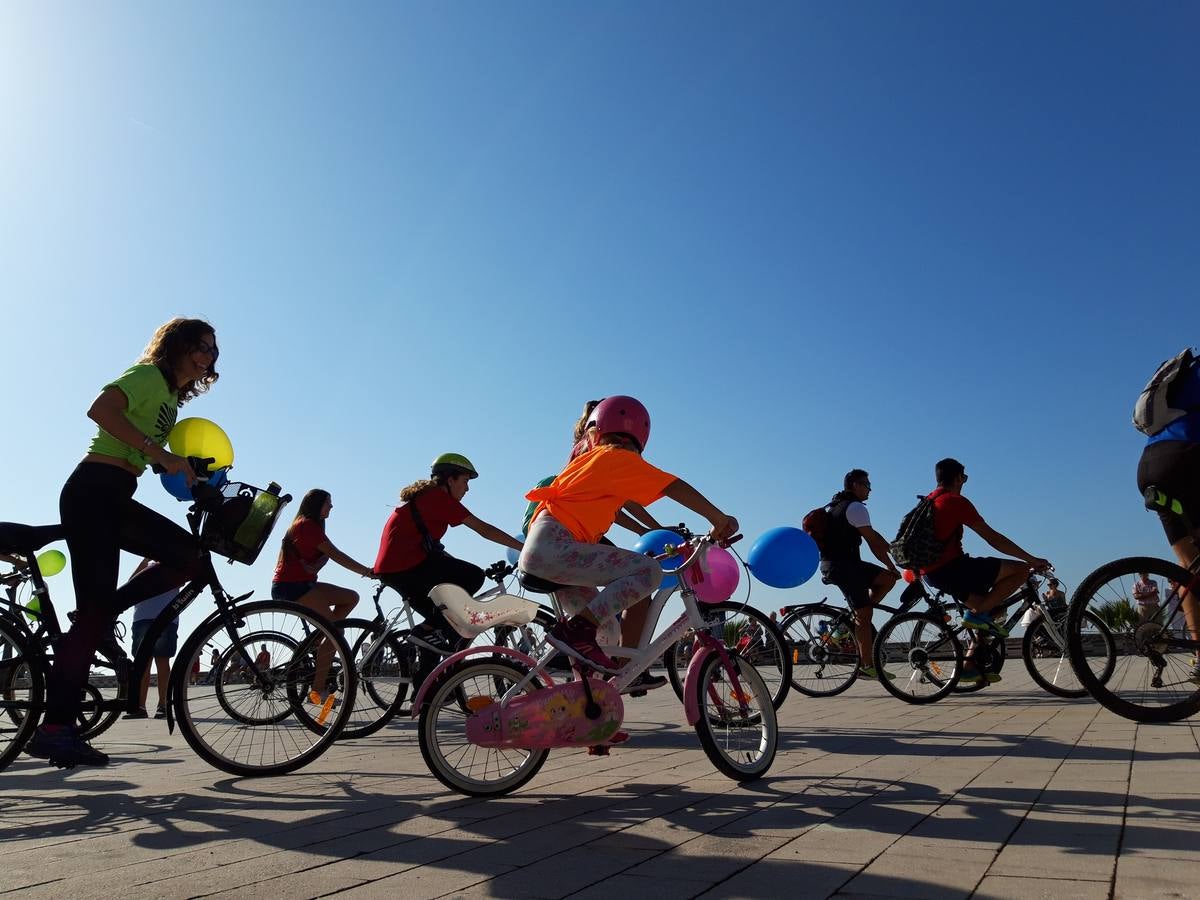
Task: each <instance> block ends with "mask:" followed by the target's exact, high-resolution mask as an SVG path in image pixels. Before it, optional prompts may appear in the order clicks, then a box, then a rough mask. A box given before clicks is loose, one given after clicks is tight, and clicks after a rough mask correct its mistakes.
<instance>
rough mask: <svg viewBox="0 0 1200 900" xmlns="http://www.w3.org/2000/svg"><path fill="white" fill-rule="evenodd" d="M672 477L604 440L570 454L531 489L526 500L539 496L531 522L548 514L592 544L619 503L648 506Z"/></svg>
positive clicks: (674, 478) (605, 527) (607, 524)
mask: <svg viewBox="0 0 1200 900" xmlns="http://www.w3.org/2000/svg"><path fill="white" fill-rule="evenodd" d="M676 480H677V479H676V477H675V476H674V475H670V474H668V473H667V472H664V471H663V470H662V469H656V468H655V467H654V466H652V465H650V463H648V462H646V461H645V460H644V459H642V457H641V455H640V454H638V453H635V452H634V451H632V450H626V449H624V448H622V447H614V446H612V445H611V444H603V445H601V446H599V447H596V448H595V449H594V450H589V451H587V452H586V453H581V454H580V455H579V456H577V457H575V458H574V459H573V460H571V461H570V462H569V463H567V467H566V468H565V469H563V470H562V471H561V472H560V473H559V474H558V477H557V478H555V479H554V482H553V483H552V484H548V485H546V486H545V487H541V488H534V489H533V490H532V491H530V492H529V493H528V494H526V495H525V499H526V500H535V501H538V507H537V509H536V510H535V511H534V513H533V520H532V521H537V517H538V516H540V515H541V514H542V513H543V512H546V513H549V514H550V515H552V516H553V517H554V518H555V519H557V520H558V521H559V522H561V523H562V525H563V527H564V528H566V529H567V530H568V531H570V532H571V534H572V535H574V536H575V538H576V540H579V541H582V542H584V543H586V544H594V543H596V541H598V540H600V538H601V537H602V536H603V535H604V532H606V531H608V529H610V528H611V527H612V524H613V522H614V521H615V520H616V518H617V512H618V511H619V510H620V509H621V507H622V506H624V505H625V504H626V503H628V502H629V501H630V500H632V501H633V502H634V503H640V504H641V505H642V506H647V505H649V504H651V503H653V502H654V501H655V500H657V499H658V498H659V497H661V496H662V495H663V491H664V490H666V488H667V487H668V486H669V485H670V484H671V483H672V482H674V481H676ZM531 524H532V522H531Z"/></svg>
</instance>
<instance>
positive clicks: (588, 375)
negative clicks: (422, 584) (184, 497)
mask: <svg viewBox="0 0 1200 900" xmlns="http://www.w3.org/2000/svg"><path fill="white" fill-rule="evenodd" d="M1198 27H1200V7H1197V6H1196V5H1194V4H1187V3H1158V4H1140V5H1131V4H1099V3H1053V4H1045V3H1022V2H1018V3H990V4H987V3H971V4H961V3H934V2H927V3H920V4H896V3H882V2H874V3H856V4H838V3H826V4H813V3H760V4H754V5H751V6H748V7H739V8H736V9H735V8H734V7H733V6H730V5H729V4H724V3H686V4H684V3H666V2H664V3H655V4H646V3H625V2H614V3H603V4H554V3H549V2H538V3H519V2H514V3H505V4H499V5H497V4H485V3H458V4H401V3H379V4H359V5H356V6H355V7H354V9H353V10H352V11H351V10H349V9H346V8H344V7H337V6H336V5H335V6H331V5H328V4H320V5H318V4H315V3H284V2H277V3H267V2H261V3H254V4H241V3H223V2H217V3H205V4H200V3H192V4H180V3H174V4H149V3H137V4H129V3H107V4H101V5H96V4H78V3H74V4H64V3H49V2H46V3H43V2H39V3H32V2H27V3H19V2H12V3H5V4H3V6H0V133H2V134H3V140H0V197H2V198H3V200H2V202H0V302H2V303H3V312H4V317H3V321H4V332H5V336H6V342H5V350H4V353H3V354H0V373H2V379H0V383H2V384H3V385H4V393H5V397H6V404H5V405H6V413H7V415H6V419H7V421H6V427H5V429H4V433H5V440H4V442H3V447H2V449H0V460H2V462H3V471H4V473H5V477H4V478H3V479H2V481H0V497H2V498H3V503H2V505H0V517H2V518H6V519H12V520H17V521H29V522H49V521H54V520H55V519H56V517H57V497H58V492H59V488H60V486H61V484H62V482H63V481H64V480H65V478H66V476H67V475H68V474H69V472H70V470H71V468H72V467H73V466H74V464H75V462H76V461H77V460H78V459H79V457H80V456H81V455H82V454H83V452H84V449H85V447H86V445H87V442H88V440H89V438H90V436H91V433H92V430H93V427H92V425H91V423H90V422H89V421H88V420H87V419H86V418H85V416H84V412H85V410H86V409H87V406H88V404H89V403H90V401H91V399H92V398H93V396H94V395H95V394H96V392H97V390H98V389H99V388H100V386H101V385H103V384H104V383H105V382H106V381H107V380H108V379H110V378H112V377H114V376H115V375H117V374H118V373H120V372H121V371H122V370H123V369H124V368H125V367H126V365H128V364H129V363H131V362H132V361H133V360H134V359H135V358H136V357H137V355H138V353H139V351H140V350H141V349H142V347H143V346H144V344H145V342H146V340H147V339H148V337H149V336H150V334H151V332H152V331H153V329H154V327H155V326H156V325H157V324H159V322H161V321H162V320H164V319H166V318H168V317H170V316H172V315H196V316H204V317H207V318H209V319H210V320H211V321H212V323H213V324H214V325H215V326H216V329H217V334H218V338H219V342H220V345H221V348H222V356H221V361H220V367H219V368H220V371H221V375H222V377H221V381H220V383H219V384H218V385H217V386H216V387H215V389H214V390H213V391H212V392H211V394H210V395H208V396H206V397H203V398H201V399H199V400H196V401H194V402H193V403H192V404H190V405H189V406H188V407H186V408H185V412H184V413H183V414H185V415H202V416H206V417H209V418H212V419H215V420H216V421H218V422H220V423H221V424H222V425H223V426H224V427H225V428H226V430H227V431H228V432H229V434H230V435H231V437H232V438H233V441H234V446H235V448H236V451H237V464H236V470H235V475H236V476H239V477H241V478H242V479H245V480H248V481H251V482H254V483H258V484H265V483H266V482H267V481H268V480H271V479H274V480H276V481H279V482H280V483H282V484H283V485H284V486H285V488H286V489H287V490H290V491H291V492H293V493H294V494H296V495H297V497H298V496H299V495H300V494H302V493H303V492H304V491H305V490H306V489H308V488H310V487H314V486H321V487H325V488H327V489H329V490H331V491H332V492H333V495H334V502H335V510H334V513H333V516H332V518H331V519H330V522H329V534H330V536H331V537H332V538H333V540H334V541H335V542H336V543H337V544H338V545H339V546H341V547H342V548H343V549H344V550H346V551H347V552H349V553H350V554H352V555H354V556H356V557H358V558H359V559H361V560H363V561H366V562H370V561H371V560H372V559H373V557H374V554H375V550H376V547H377V542H378V536H379V532H380V529H381V526H382V524H383V522H384V520H385V519H386V517H387V515H388V511H389V507H390V506H391V505H392V504H393V503H394V502H395V500H396V495H397V492H398V490H399V489H400V487H402V486H403V485H404V484H406V483H408V482H409V481H411V480H413V479H414V478H416V477H419V476H421V475H422V473H423V472H424V471H425V470H426V467H427V465H428V463H429V461H430V460H431V459H432V457H433V456H435V455H436V454H437V453H439V452H442V451H444V450H455V451H459V452H463V453H466V454H468V455H469V456H470V457H471V458H472V459H473V460H474V461H475V463H476V465H477V466H478V468H479V470H480V471H481V473H482V477H481V478H480V479H479V480H478V481H476V482H474V485H473V488H472V491H471V493H470V494H469V495H468V498H467V503H468V505H469V506H470V508H471V509H472V510H473V511H474V512H475V513H476V514H477V515H479V516H480V517H482V518H484V519H486V520H489V521H492V522H494V523H496V524H499V525H502V526H512V527H515V526H516V525H517V524H518V522H519V519H520V515H521V511H522V509H523V506H524V502H523V500H522V499H521V497H522V494H523V492H524V490H525V489H526V488H527V487H528V486H529V485H530V484H531V483H532V482H534V481H536V480H537V479H538V478H540V477H541V476H543V475H545V474H547V473H550V472H553V471H555V470H556V469H557V467H558V466H559V465H560V464H561V463H562V461H563V459H564V457H565V455H566V452H567V449H568V445H569V430H570V427H571V424H572V422H573V421H574V418H575V417H576V415H577V414H578V412H579V409H580V407H581V405H582V403H583V401H585V400H587V399H588V398H591V397H599V396H603V395H605V394H612V393H632V394H635V395H637V396H639V397H641V398H643V399H644V401H645V402H646V403H647V405H648V406H649V407H650V409H651V411H652V414H653V417H654V434H653V437H652V438H651V442H650V446H649V449H648V453H647V457H648V458H649V459H651V460H652V461H653V462H655V463H656V464H658V465H659V466H661V467H663V468H665V469H667V470H669V471H672V472H675V473H677V474H679V475H681V476H683V477H686V478H687V479H688V480H689V481H691V482H692V483H693V484H695V485H696V486H697V487H699V488H700V489H701V490H702V491H704V492H705V493H707V494H708V495H709V496H710V497H711V498H712V499H713V500H714V501H716V502H717V503H718V504H719V505H721V506H722V507H724V508H725V509H727V510H728V511H729V512H732V513H734V514H735V515H737V516H739V517H740V519H741V521H742V523H743V526H744V529H745V531H746V533H747V535H748V536H750V537H751V538H753V537H754V536H757V535H758V534H760V533H761V532H762V531H764V530H765V529H767V528H769V527H771V526H774V525H779V524H788V523H798V522H799V520H800V518H801V517H802V516H803V514H804V512H805V511H807V510H808V509H810V508H811V507H813V506H814V505H817V504H819V503H820V502H822V501H823V500H825V499H826V498H827V497H828V496H829V495H830V494H831V492H832V491H833V490H834V489H835V488H836V487H837V486H838V485H839V483H840V480H841V476H842V474H843V473H844V472H845V471H846V470H847V469H849V468H850V467H852V466H862V467H864V468H867V469H869V470H870V471H871V475H872V479H873V481H874V484H875V488H876V489H875V495H874V496H873V498H872V501H871V504H870V508H871V510H872V512H873V515H874V517H875V519H876V522H877V523H878V524H879V525H880V530H881V531H884V532H885V533H886V534H887V535H888V536H890V535H891V534H892V533H893V531H894V529H895V526H896V523H897V522H898V520H899V518H900V516H901V515H902V513H903V512H904V511H905V510H906V509H907V508H908V507H909V506H911V504H912V501H913V496H914V494H915V493H916V492H917V491H922V490H927V489H928V488H930V487H931V486H932V467H933V463H934V461H935V460H937V459H938V458H940V457H942V456H946V455H953V456H957V457H958V458H960V459H962V460H963V461H964V462H965V463H966V466H967V469H968V471H969V472H970V473H971V476H972V477H971V482H970V485H969V493H968V495H969V496H970V497H971V499H973V500H974V501H975V503H976V504H977V505H978V507H979V508H980V510H981V511H982V512H983V514H984V516H985V517H986V518H987V519H988V521H989V522H990V523H991V524H992V525H994V526H995V527H997V528H998V529H999V530H1001V531H1002V532H1004V533H1006V534H1008V535H1010V536H1011V537H1013V538H1014V539H1015V540H1016V541H1017V542H1018V543H1020V544H1022V545H1023V546H1025V547H1026V548H1027V549H1028V550H1030V551H1032V552H1034V553H1038V554H1041V555H1044V556H1047V557H1049V558H1050V559H1052V560H1053V561H1054V562H1056V563H1057V564H1058V566H1059V569H1060V572H1061V574H1062V576H1063V578H1064V579H1065V581H1066V582H1067V585H1068V587H1069V588H1073V587H1074V585H1075V584H1076V583H1077V582H1078V580H1079V578H1080V577H1081V576H1082V575H1083V574H1085V573H1086V572H1087V571H1089V570H1090V569H1091V568H1093V567H1094V566H1095V565H1097V564H1099V563H1101V562H1103V561H1105V560H1107V559H1109V558H1112V557H1115V556H1120V555H1126V554H1133V553H1141V552H1161V551H1165V549H1166V545H1165V543H1164V540H1163V537H1162V534H1161V531H1160V530H1159V527H1158V525H1157V522H1156V519H1155V518H1154V517H1153V516H1152V515H1151V514H1149V513H1146V512H1144V511H1142V510H1141V507H1140V502H1139V498H1138V495H1137V492H1136V488H1135V484H1134V468H1135V464H1136V460H1137V456H1138V453H1139V447H1140V440H1139V437H1138V435H1137V434H1136V432H1134V431H1133V429H1132V427H1131V426H1130V424H1129V416H1130V410H1131V407H1132V404H1133V400H1134V397H1135V396H1136V394H1137V391H1138V390H1139V389H1140V387H1141V385H1142V384H1143V383H1144V381H1145V379H1146V378H1147V377H1148V376H1149V374H1150V372H1151V371H1152V370H1153V368H1154V367H1155V365H1156V364H1157V363H1158V362H1159V361H1160V360H1161V359H1163V358H1165V357H1167V356H1169V355H1172V354H1173V353H1175V352H1176V351H1177V350H1178V349H1179V348H1180V347H1181V346H1182V345H1184V344H1187V343H1193V344H1194V343H1198V342H1200V339H1198V337H1197V325H1200V312H1198V310H1200V304H1198V303H1197V295H1198V290H1197V289H1198V287H1200V252H1198V251H1200V247H1198V237H1200V175H1198V170H1197V166H1196V161H1197V159H1198V158H1200V119H1198V118H1197V116H1196V114H1195V113H1196V96H1197V88H1198V87H1200V83H1198V82H1200V54H1197V53H1196V37H1197V33H1198ZM138 496H139V498H140V499H142V500H143V502H147V503H151V504H152V505H153V506H155V507H156V508H158V509H161V510H163V511H164V512H167V513H168V514H170V515H172V516H174V517H176V518H177V519H178V520H180V521H182V514H183V509H184V508H183V506H182V505H180V504H176V503H175V501H173V500H171V499H170V498H169V497H168V496H167V495H166V494H165V493H164V492H163V491H162V489H161V488H160V487H159V485H158V484H157V482H156V480H155V479H153V478H152V477H150V476H148V477H146V478H144V479H143V484H142V486H141V488H140V490H139V494H138ZM656 511H658V510H656ZM660 515H661V518H663V519H664V520H675V521H678V519H679V517H680V514H679V512H678V511H677V510H671V509H669V508H664V509H662V510H661V513H660ZM693 521H694V520H693ZM459 531H464V530H463V529H459ZM449 547H450V549H451V550H452V552H455V553H456V554H458V555H461V556H464V557H466V558H469V559H473V560H475V561H477V562H480V563H487V562H489V561H491V560H494V559H497V558H499V557H500V556H501V555H502V551H501V550H500V548H498V547H495V546H494V545H489V544H486V543H485V542H483V541H482V540H481V539H479V538H477V537H476V536H475V535H473V534H472V533H469V532H468V533H463V534H459V533H457V532H456V533H453V534H452V536H451V539H450V541H449ZM968 549H969V550H972V551H974V552H981V551H982V550H983V547H982V545H981V544H980V543H979V542H978V541H972V542H969V545H968ZM273 550H274V544H273V545H272V547H271V550H269V551H268V552H265V553H264V555H263V558H262V559H261V560H260V561H259V563H258V564H256V565H255V566H254V567H252V568H250V569H246V568H244V567H239V566H235V567H233V568H228V567H222V569H221V572H222V574H223V575H224V576H225V579H226V584H227V586H228V587H229V588H230V589H232V590H239V591H240V590H248V589H249V588H251V587H254V588H257V589H259V592H260V595H265V593H266V591H267V588H268V587H269V580H270V572H271V566H272V564H273V556H274V553H273ZM132 563H133V560H132V559H129V560H127V570H128V568H129V567H131V566H132ZM327 571H328V572H329V575H330V577H331V580H336V581H339V582H341V583H345V584H352V585H353V584H356V583H358V584H362V582H361V581H359V580H358V579H356V578H355V577H354V576H352V575H350V574H349V573H347V572H345V571H344V570H339V569H337V568H336V567H335V566H332V565H331V566H330V567H329V569H328V570H327ZM52 587H53V589H54V590H55V593H56V596H58V597H59V598H60V600H66V601H67V602H68V603H69V602H70V597H71V591H70V586H69V581H68V579H67V577H66V576H65V575H64V576H61V577H59V578H56V579H55V580H54V582H53V583H52ZM825 592H826V591H825V589H824V588H823V587H822V586H820V585H819V584H813V583H810V584H809V585H806V586H805V587H803V588H801V589H799V590H797V591H795V592H791V593H790V594H789V595H788V599H789V600H792V601H793V602H794V601H795V600H797V599H808V598H816V597H820V596H822V595H823V594H824V593H825ZM755 599H756V600H757V601H759V602H761V604H762V605H763V606H764V607H768V606H770V607H773V606H777V605H778V604H779V602H782V601H783V600H784V596H783V595H782V594H779V592H775V591H770V590H767V589H765V588H756V593H755ZM204 607H205V608H207V602H205V604H204ZM196 609H197V613H196V615H198V612H199V609H200V606H199V605H198V606H197V608H196ZM189 618H190V619H192V620H194V615H193V616H190V617H189Z"/></svg>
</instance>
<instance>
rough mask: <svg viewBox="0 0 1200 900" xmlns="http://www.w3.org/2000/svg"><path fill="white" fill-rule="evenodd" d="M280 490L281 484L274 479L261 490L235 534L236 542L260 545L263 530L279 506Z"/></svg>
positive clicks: (245, 544) (254, 545)
mask: <svg viewBox="0 0 1200 900" xmlns="http://www.w3.org/2000/svg"><path fill="white" fill-rule="evenodd" d="M280 490H281V488H280V486H279V485H277V484H276V483H275V482H273V481H272V482H271V483H270V484H268V485H267V489H266V490H265V491H259V493H258V496H256V497H255V498H254V502H253V503H251V504H250V511H249V512H248V513H246V518H245V519H243V520H242V524H241V525H239V526H238V528H237V531H235V532H234V534H233V539H234V541H235V542H236V543H238V544H239V545H241V546H242V547H248V548H253V547H257V546H258V543H259V541H261V540H262V537H263V532H264V531H265V529H266V527H267V526H268V525H269V524H270V522H271V519H272V517H273V516H274V515H275V510H277V509H278V508H279V491H280Z"/></svg>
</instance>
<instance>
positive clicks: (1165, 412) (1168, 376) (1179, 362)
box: [1133, 347, 1196, 435]
mask: <svg viewBox="0 0 1200 900" xmlns="http://www.w3.org/2000/svg"><path fill="white" fill-rule="evenodd" d="M1195 364H1196V357H1194V356H1193V355H1192V351H1191V348H1190V347H1189V348H1188V349H1186V350H1184V351H1183V352H1182V353H1180V354H1179V355H1178V356H1176V357H1174V358H1173V359H1168V360H1167V361H1166V362H1164V363H1163V364H1162V365H1161V366H1159V367H1158V371H1157V372H1155V373H1154V377H1153V378H1151V379H1150V383H1149V384H1147V385H1146V386H1145V387H1144V388H1142V393H1141V394H1140V395H1138V399H1137V403H1135V404H1134V406H1133V426H1134V428H1136V429H1137V430H1138V431H1140V432H1141V433H1142V434H1146V435H1155V434H1158V433H1159V432H1160V431H1162V430H1163V429H1164V428H1166V427H1167V426H1168V425H1170V424H1171V423H1172V422H1174V421H1175V420H1176V419H1179V418H1182V417H1183V416H1186V415H1187V414H1188V413H1189V412H1190V410H1186V409H1176V408H1175V407H1173V406H1171V387H1172V386H1173V385H1174V384H1175V383H1176V382H1178V381H1181V380H1182V379H1183V378H1184V377H1185V376H1186V375H1187V374H1188V373H1189V372H1191V370H1192V367H1193V366H1194V365H1195Z"/></svg>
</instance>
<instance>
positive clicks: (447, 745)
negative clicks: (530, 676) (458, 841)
mask: <svg viewBox="0 0 1200 900" xmlns="http://www.w3.org/2000/svg"><path fill="white" fill-rule="evenodd" d="M525 674H526V670H525V669H524V668H523V667H520V666H517V665H514V664H512V663H509V662H505V661H501V660H498V659H482V660H469V661H467V662H464V663H463V664H462V665H460V666H457V667H455V668H454V669H452V670H451V671H449V672H446V673H444V674H443V675H442V677H441V678H440V679H439V680H438V683H437V684H436V685H435V686H434V688H433V691H432V693H431V695H430V697H429V699H428V701H427V702H426V704H425V706H424V707H423V708H422V710H421V720H420V726H419V728H418V732H417V733H418V738H419V742H420V745H421V755H422V756H423V757H424V759H425V763H426V765H428V766H429V771H431V772H432V773H433V774H434V776H435V777H436V778H437V779H438V781H440V782H441V783H442V784H444V785H446V787H448V788H450V789H451V790H455V791H459V792H460V793H463V794H470V795H472V796H477V797H490V796H497V795H500V794H507V793H510V792H511V791H514V790H516V789H517V788H519V787H520V786H521V785H523V784H525V783H526V782H527V781H529V779H531V778H532V777H533V776H534V775H536V774H537V772H538V770H539V769H541V767H542V764H543V763H544V762H545V761H546V757H547V756H548V755H549V752H550V751H548V750H524V749H512V748H488V747H480V746H478V745H476V744H472V743H471V742H470V741H469V740H467V733H466V729H467V717H468V716H469V715H471V713H470V711H469V710H470V709H471V708H473V707H482V706H486V705H487V704H488V703H490V702H494V701H499V699H500V697H501V695H502V694H503V692H504V691H507V690H508V689H509V688H511V687H512V686H513V685H515V684H516V683H517V682H519V681H520V680H521V679H522V678H524V677H525ZM534 690H536V687H535V685H534V684H530V685H529V686H528V687H527V688H526V693H531V692H532V691H534Z"/></svg>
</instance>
